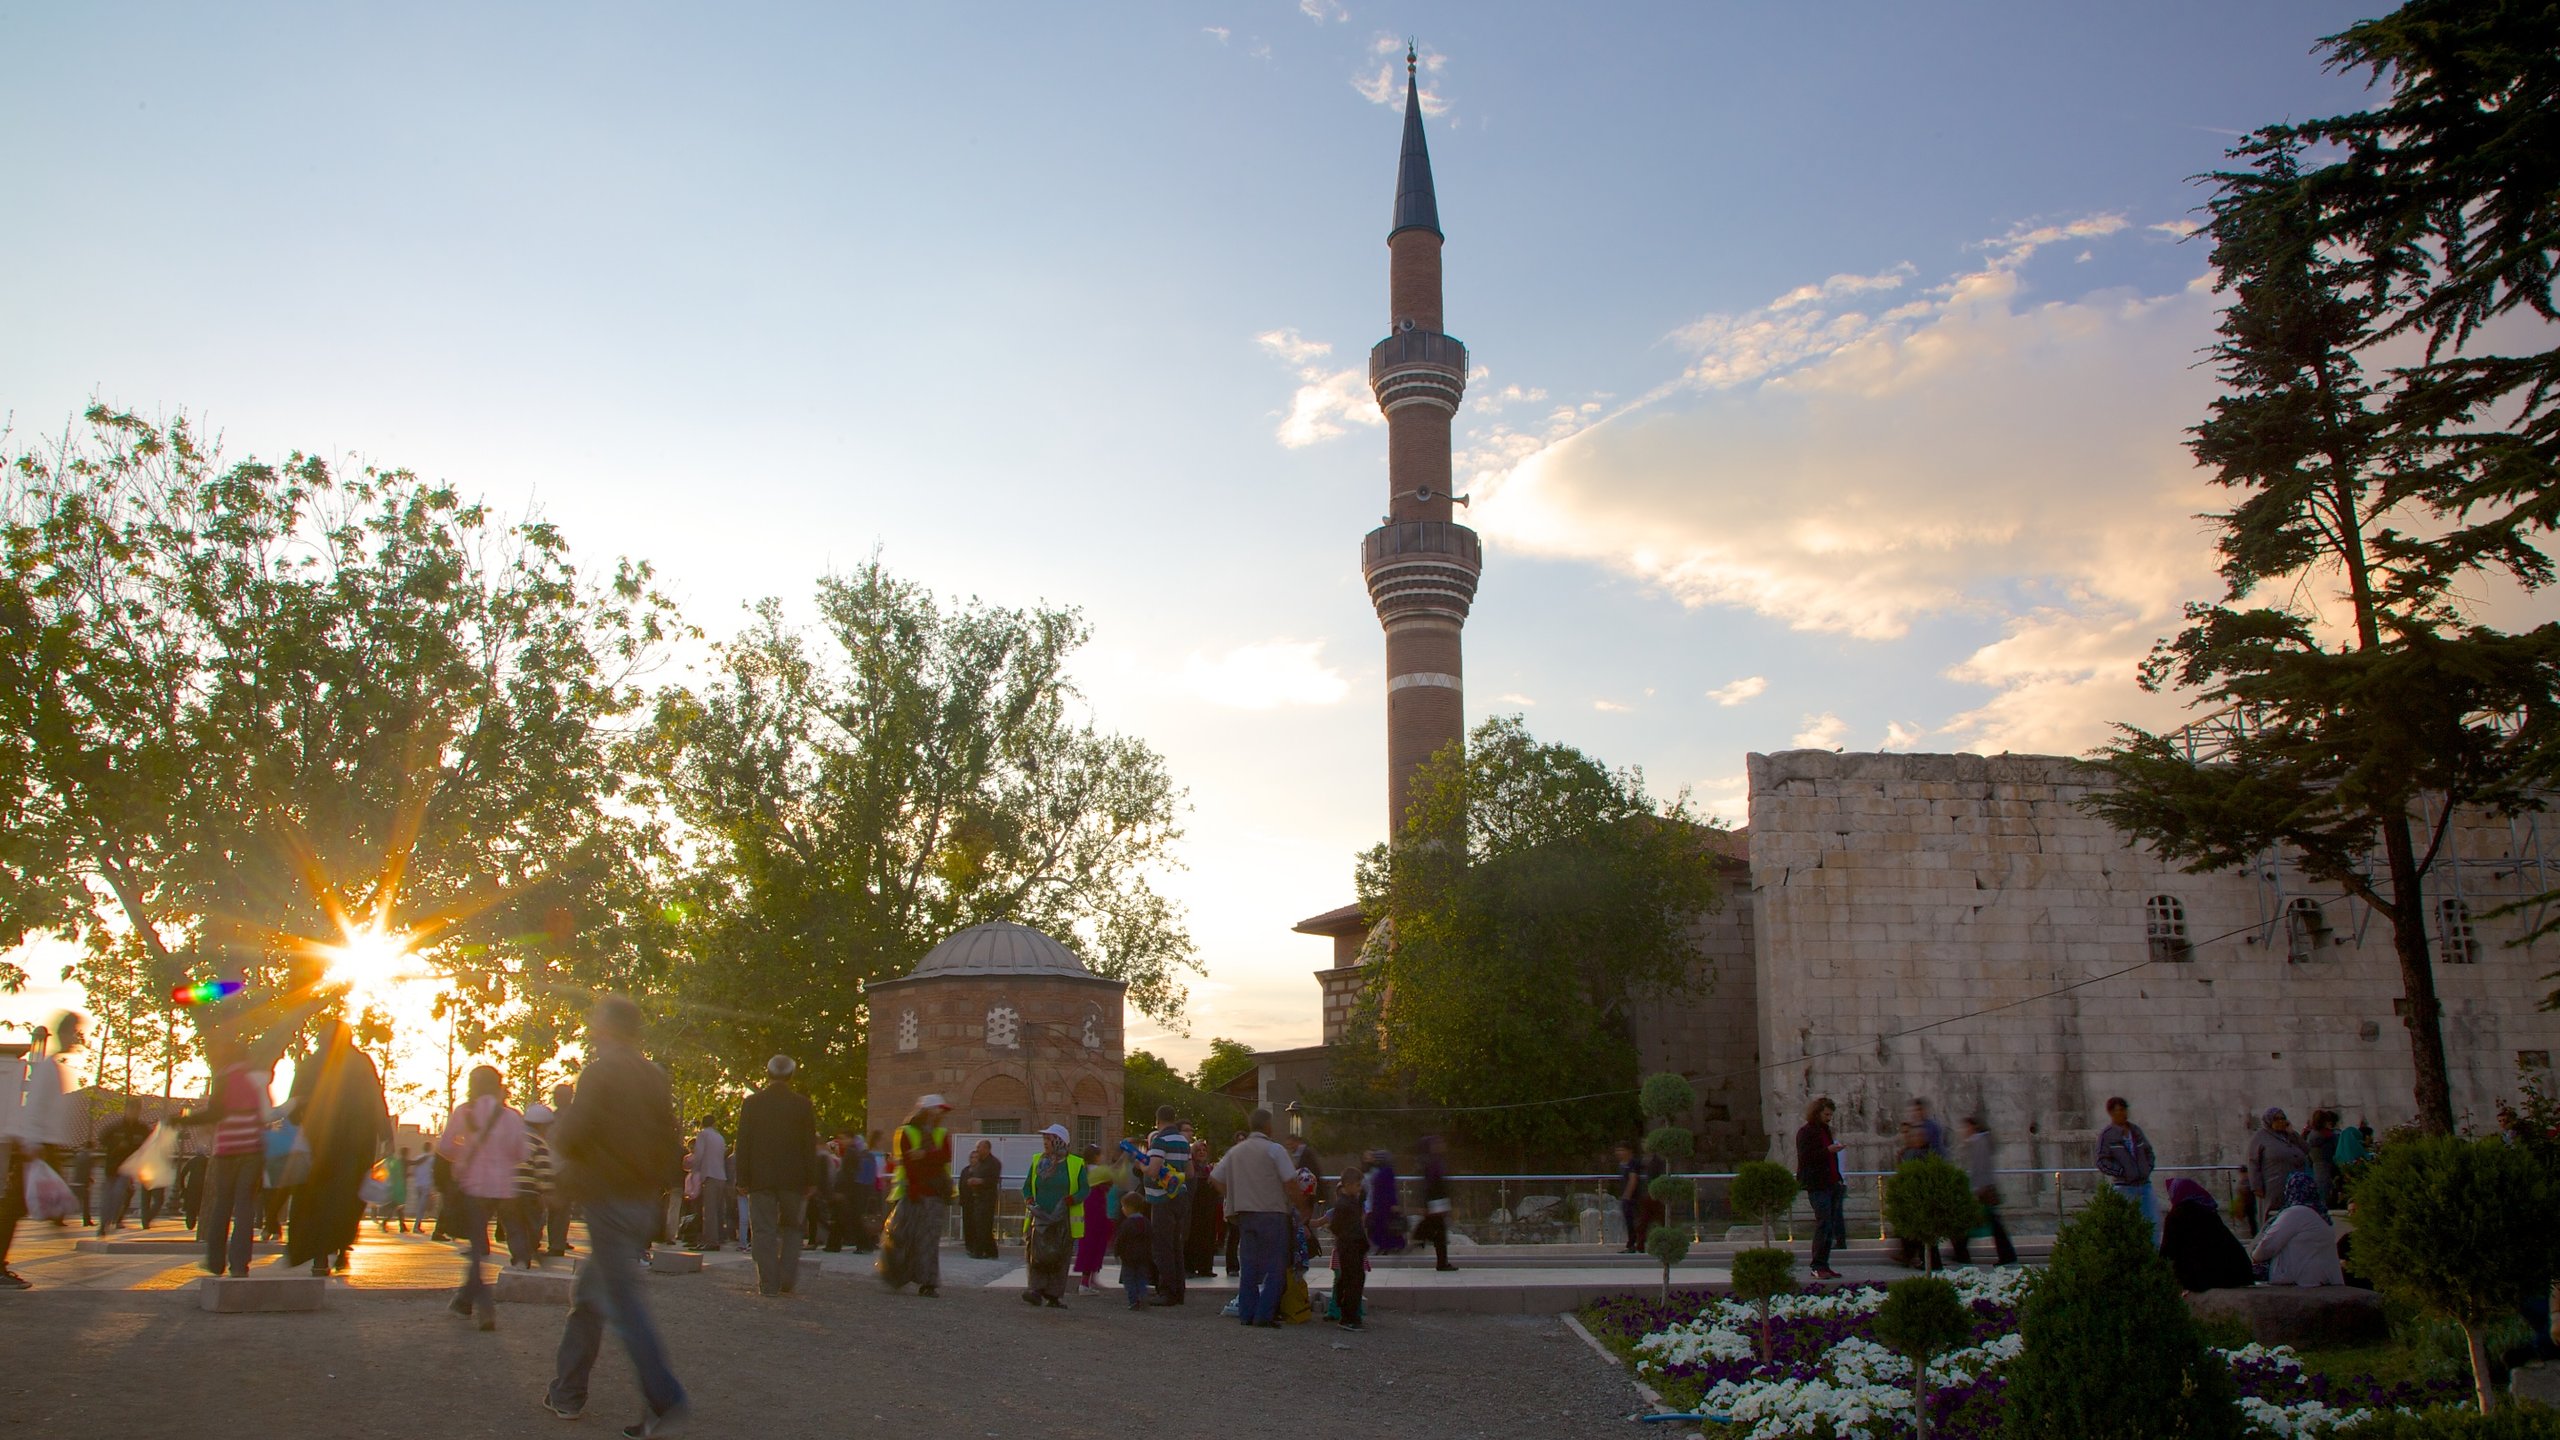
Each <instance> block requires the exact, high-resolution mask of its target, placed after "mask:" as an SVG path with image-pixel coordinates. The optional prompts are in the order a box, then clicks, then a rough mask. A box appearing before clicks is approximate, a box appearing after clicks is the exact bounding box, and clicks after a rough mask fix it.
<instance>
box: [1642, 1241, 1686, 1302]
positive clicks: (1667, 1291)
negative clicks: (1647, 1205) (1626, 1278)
mask: <svg viewBox="0 0 2560 1440" xmlns="http://www.w3.org/2000/svg"><path fill="white" fill-rule="evenodd" d="M1644 1253H1646V1254H1647V1255H1650V1256H1652V1257H1653V1258H1654V1259H1655V1260H1657V1261H1659V1262H1661V1264H1662V1303H1663V1304H1665V1305H1668V1304H1670V1303H1671V1267H1672V1266H1674V1265H1677V1264H1679V1263H1680V1262H1681V1261H1683V1260H1686V1259H1688V1258H1689V1232H1688V1231H1687V1230H1685V1229H1682V1228H1681V1227H1680V1226H1677V1225H1656V1226H1654V1227H1653V1229H1652V1231H1651V1232H1650V1233H1648V1234H1647V1235H1646V1236H1645V1237H1644Z"/></svg>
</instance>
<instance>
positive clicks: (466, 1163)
mask: <svg viewBox="0 0 2560 1440" xmlns="http://www.w3.org/2000/svg"><path fill="white" fill-rule="evenodd" d="M524 1152H525V1137H524V1117H523V1116H522V1115H519V1114H517V1113H516V1112H515V1109H514V1107H512V1106H510V1105H508V1104H507V1082H506V1081H505V1080H504V1079H502V1078H500V1077H499V1075H498V1071H497V1067H495V1066H491V1065H475V1066H473V1067H472V1070H471V1098H470V1099H469V1100H466V1101H464V1102H463V1103H462V1104H461V1105H459V1106H456V1107H455V1108H454V1112H453V1114H452V1115H451V1116H450V1117H448V1118H447V1119H446V1121H445V1124H444V1134H443V1135H442V1136H440V1137H438V1139H437V1140H436V1153H437V1154H439V1155H442V1156H443V1157H444V1158H445V1159H446V1161H447V1162H449V1163H450V1164H451V1165H452V1166H453V1188H454V1190H455V1192H456V1193H455V1195H454V1197H453V1198H454V1199H455V1200H457V1201H459V1202H460V1204H461V1207H462V1233H463V1238H464V1239H466V1240H468V1241H469V1242H470V1248H469V1249H468V1250H466V1251H465V1252H464V1253H463V1258H462V1288H461V1289H459V1290H456V1291H455V1292H454V1295H453V1313H455V1314H456V1315H469V1316H473V1317H475V1318H476V1319H477V1320H478V1322H479V1325H480V1328H481V1329H483V1330H495V1329H497V1328H498V1305H497V1294H496V1292H495V1291H494V1290H492V1289H491V1288H490V1286H489V1283H488V1281H487V1280H486V1279H485V1278H484V1277H483V1276H482V1275H481V1273H480V1262H481V1261H483V1260H486V1259H488V1258H489V1221H490V1220H491V1218H492V1217H494V1216H495V1215H496V1214H497V1212H498V1208H499V1207H500V1206H502V1205H508V1206H511V1205H513V1204H514V1203H515V1198H516V1171H517V1170H518V1168H519V1167H521V1166H522V1165H523V1164H524ZM296 1208H299V1207H298V1206H297V1207H296Z"/></svg>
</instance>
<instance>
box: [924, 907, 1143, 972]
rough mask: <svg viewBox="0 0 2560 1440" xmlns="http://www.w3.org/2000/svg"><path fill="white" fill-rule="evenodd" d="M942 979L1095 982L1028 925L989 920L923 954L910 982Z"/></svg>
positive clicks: (1068, 954) (1064, 951)
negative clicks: (1061, 978) (970, 977)
mask: <svg viewBox="0 0 2560 1440" xmlns="http://www.w3.org/2000/svg"><path fill="white" fill-rule="evenodd" d="M943 975H1060V976H1069V977H1073V978H1075V979H1079V980H1091V979H1095V978H1098V977H1096V976H1095V975H1094V973H1093V972H1092V971H1090V970H1087V969H1086V968H1085V966H1084V962H1083V961H1082V960H1079V959H1077V958H1076V953H1075V952H1074V951H1072V950H1070V949H1068V948H1067V947H1066V946H1064V945H1061V944H1059V943H1058V942H1057V941H1055V940H1052V939H1050V938H1049V937H1048V936H1046V935H1043V934H1041V933H1040V932H1039V931H1037V930H1034V929H1032V928H1031V927H1030V926H1028V925H1016V924H1014V923H1013V922H1012V921H1010V920H990V921H988V922H987V923H986V924H984V925H972V926H970V927H969V928H968V929H966V930H963V931H961V932H960V933H959V934H957V935H954V936H952V937H951V938H950V939H948V940H945V941H943V942H942V943H941V944H939V945H936V946H934V947H933V948H932V949H931V950H929V951H927V952H925V957H924V958H923V959H922V960H919V961H917V962H916V968H915V970H914V971H913V972H912V973H911V974H909V975H908V977H907V978H908V979H910V980H923V979H927V978H930V977H933V976H943Z"/></svg>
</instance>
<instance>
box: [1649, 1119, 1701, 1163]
mask: <svg viewBox="0 0 2560 1440" xmlns="http://www.w3.org/2000/svg"><path fill="white" fill-rule="evenodd" d="M1644 1148H1645V1149H1646V1151H1647V1152H1649V1153H1651V1154H1655V1155H1659V1156H1661V1157H1662V1158H1663V1159H1664V1160H1666V1161H1669V1162H1670V1163H1671V1164H1673V1165H1686V1164H1688V1163H1689V1159H1690V1157H1691V1156H1693V1155H1695V1154H1697V1153H1698V1137H1696V1136H1695V1135H1692V1134H1690V1133H1689V1132H1688V1131H1687V1130H1685V1129H1683V1128H1682V1127H1680V1126H1678V1125H1664V1126H1661V1127H1659V1128H1657V1129H1655V1130H1654V1131H1653V1132H1652V1133H1651V1134H1649V1135H1647V1136H1645V1137H1644Z"/></svg>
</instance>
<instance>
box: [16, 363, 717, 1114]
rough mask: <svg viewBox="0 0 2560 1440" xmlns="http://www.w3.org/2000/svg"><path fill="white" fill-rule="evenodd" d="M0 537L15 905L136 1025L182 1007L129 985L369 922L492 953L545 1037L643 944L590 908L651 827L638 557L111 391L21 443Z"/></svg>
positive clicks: (648, 602) (507, 986) (477, 954)
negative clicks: (271, 448) (602, 570)
mask: <svg viewBox="0 0 2560 1440" xmlns="http://www.w3.org/2000/svg"><path fill="white" fill-rule="evenodd" d="M0 546H5V551H6V556H5V558H6V563H5V565H0V573H5V574H6V575H7V576H8V577H9V579H8V580H7V581H6V582H5V584H6V586H7V588H6V589H5V590H4V591H0V607H5V608H6V609H7V610H8V612H9V618H10V624H9V625H8V626H7V627H5V628H6V629H7V631H8V633H9V639H8V640H7V641H5V642H0V667H6V670H7V676H6V678H8V679H9V680H10V682H11V683H10V684H8V685H7V686H5V687H0V688H5V689H6V690H7V691H8V692H9V694H10V698H9V700H8V701H7V702H5V703H6V705H7V706H8V710H7V712H6V719H7V722H8V729H7V737H6V739H5V740H0V809H5V810H6V811H7V812H8V816H7V818H8V819H9V820H10V822H11V823H9V824H7V825H6V826H5V827H0V829H5V830H6V831H7V834H8V839H7V841H6V843H5V844H0V918H5V919H6V920H7V921H8V922H9V923H10V926H11V927H12V933H16V932H17V931H18V930H21V929H23V930H28V931H35V932H39V933H45V934H51V935H56V936H60V937H63V938H66V939H71V940H74V941H78V942H81V943H82V944H83V945H84V946H85V947H86V955H85V957H84V959H83V960H82V961H81V962H79V964H78V965H76V966H75V973H76V975H77V976H78V978H80V979H81V980H82V981H83V982H84V983H85V984H87V985H88V986H90V987H91V988H92V990H93V992H94V993H98V994H101V995H104V996H106V997H107V999H108V1002H109V1003H108V1004H107V1005H106V1006H104V1007H101V1008H102V1009H103V1011H104V1012H105V1014H104V1018H105V1019H106V1020H107V1021H108V1023H109V1025H110V1027H111V1029H112V1027H123V1030H124V1032H125V1033H124V1034H123V1035H122V1037H121V1038H120V1040H119V1041H118V1043H119V1044H120V1045H121V1046H122V1047H123V1048H125V1049H128V1050H132V1051H134V1052H135V1053H136V1054H137V1055H139V1054H141V1053H142V1051H141V1046H142V1042H143V1035H144V1033H145V1032H146V1031H152V1030H156V1031H158V1032H159V1033H160V1036H161V1038H162V1040H164V1041H166V1040H167V1030H168V1028H169V1021H168V1017H167V1016H166V1015H165V1013H162V1014H154V1013H151V1012H152V1007H150V1006H148V1005H147V1004H137V1003H133V1002H135V1001H136V1000H137V999H138V998H139V997H149V996H153V995H165V994H166V993H167V991H168V989H169V988H170V987H171V986H172V985H174V984H177V983H179V982H181V981H184V980H193V979H203V978H211V977H212V976H214V975H216V974H217V973H226V972H227V973H234V974H242V975H245V977H246V978H249V979H250V980H252V981H253V982H254V983H256V984H257V985H259V986H260V987H262V988H273V987H280V986H284V985H286V984H288V983H289V981H288V978H287V970H288V961H290V960H292V959H293V958H294V957H295V956H296V954H297V952H307V948H308V947H307V944H306V942H307V941H313V940H316V941H323V942H334V941H337V940H340V939H342V938H344V935H345V933H346V932H347V930H349V929H350V928H355V927H364V926H379V927H381V928H383V929H385V930H388V931H393V932H409V933H413V934H415V935H416V936H417V937H418V938H419V939H420V940H421V942H422V943H423V944H424V946H425V954H426V956H427V958H428V959H429V960H430V961H432V962H433V963H434V964H435V965H437V966H439V967H441V968H444V969H446V970H449V971H461V970H469V971H471V972H473V973H475V974H477V975H479V976H481V977H483V978H484V979H486V980H488V981H489V982H490V983H491V984H493V985H494V986H496V987H497V988H498V989H500V990H501V991H502V992H503V994H504V997H505V998H504V1003H503V1005H502V1006H501V1007H500V1008H501V1013H500V1014H499V1015H498V1016H496V1017H495V1018H496V1019H497V1020H498V1021H499V1023H500V1025H501V1027H502V1030H503V1032H504V1038H506V1039H508V1040H509V1041H510V1042H511V1043H513V1044H514V1045H515V1046H516V1047H517V1048H518V1049H520V1050H522V1051H524V1052H526V1053H528V1054H530V1053H531V1052H532V1051H534V1050H537V1049H540V1048H541V1046H542V1044H544V1043H547V1042H546V1041H545V1040H544V1038H543V1037H544V1036H546V1035H550V1034H555V1033H556V1030H557V1027H556V1026H555V1025H554V1023H553V1022H554V1018H555V1017H556V1016H562V1015H574V1014H575V1013H576V1012H577V1011H578V1010H579V1009H580V1008H582V1006H583V1001H584V999H585V996H586V994H587V993H588V989H589V987H590V985H591V984H593V983H597V982H599V981H602V980H614V981H620V980H621V979H623V978H625V977H626V976H627V975H628V974H629V972H630V971H631V970H632V969H633V968H634V964H635V962H634V961H633V958H632V956H631V955H630V954H629V953H627V952H624V951H620V950H614V949H610V948H608V946H607V945H606V944H605V943H604V942H603V941H602V939H601V937H602V936H603V935H605V934H606V933H608V932H607V931H606V930H605V929H604V928H603V927H595V928H592V929H589V930H587V931H586V932H585V933H581V925H580V921H579V917H580V916H582V915H592V914H594V913H595V912H597V911H599V910H600V909H601V908H602V907H603V906H604V905H605V903H606V901H605V899H604V897H605V895H606V894H607V891H606V890H605V888H604V887H602V886H600V885H599V884H597V883H596V881H597V877H599V876H601V875H604V874H608V873H614V872H628V871H631V870H633V869H634V868H635V867H639V866H642V865H644V863H645V862H643V861H641V860H639V859H637V858H635V857H637V856H639V855H641V854H643V853H645V852H646V851H647V849H648V848H649V843H650V841H649V836H648V834H647V832H646V828H645V827H644V826H642V825H639V824H637V823H635V822H634V821H632V820H631V819H630V818H629V815H630V813H631V812H630V811H629V809H628V807H627V806H626V805H625V804H624V801H625V800H626V798H627V797H626V796H625V795H624V792H623V785H622V779H623V774H624V772H623V769H622V766H621V762H620V759H619V757H618V755H617V752H616V742H617V738H618V727H619V726H620V725H621V723H622V722H623V721H624V719H625V718H626V717H627V716H629V715H630V714H632V713H633V712H634V711H635V710H637V709H638V708H639V707H640V705H641V703H642V692H641V688H640V680H641V677H642V676H643V675H644V674H645V673H646V672H647V671H648V669H649V668H650V667H652V666H653V665H655V664H656V663H658V661H659V659H660V657H661V656H662V654H663V652H664V650H665V648H666V646H667V644H668V643H669V642H670V641H671V640H672V639H673V638H674V637H675V636H676V635H677V633H678V631H679V626H678V622H677V621H676V619H675V617H674V615H673V612H672V610H671V609H670V608H669V606H668V605H667V603H666V602H665V601H664V600H663V599H662V598H661V597H660V596H659V595H657V594H656V592H655V591H654V590H653V589H652V588H651V575H650V572H649V570H648V569H647V567H645V566H642V565H635V564H629V563H625V564H623V565H621V566H620V567H618V568H616V569H614V570H612V571H610V572H608V573H606V574H604V575H602V576H600V577H598V576H590V575H587V574H585V573H583V572H581V570H580V569H579V568H578V567H577V566H576V565H575V564H573V563H572V561H571V559H570V554H569V547H568V542H567V540H566V539H565V538H564V537H563V536H562V535H561V534H560V532H559V531H558V529H557V528H555V527H553V526H551V525H549V524H547V523H544V522H542V521H539V520H525V521H521V522H517V523H513V524H509V523H505V522H503V521H501V520H500V519H498V518H497V517H496V516H495V515H494V514H493V513H492V512H491V511H490V510H489V509H488V508H487V507H486V506H483V505H479V504H475V503H472V502H469V501H466V500H465V499H464V498H463V497H462V496H461V495H460V494H459V493H457V492H456V491H455V490H454V489H452V488H451V487H449V486H445V485H440V484H433V483H429V482H426V481H422V480H420V479H419V478H417V477H416V476H414V475H412V474H410V473H408V472H406V471H398V470H378V469H365V470H361V471H344V472H342V471H340V470H338V469H335V468H333V467H332V466H330V465H329V464H328V463H326V462H324V461H323V460H321V459H320V458H318V457H316V456H310V455H302V454H295V455H292V456H290V457H288V458H287V459H286V460H284V461H283V462H281V463H267V462H262V461H259V460H255V459H250V460H244V461H240V462H237V463H228V464H226V463H225V462H224V461H223V460H222V459H221V457H220V456H219V455H218V454H217V453H216V452H215V451H214V450H213V449H211V448H210V447H207V446H206V445H204V444H203V443H202V442H200V440H199V439H198V437H197V435H196V433H195V431H194V429H193V428H192V427H191V426H190V425H189V424H188V423H187V422H186V421H185V420H184V419H183V418H181V419H178V420H174V421H171V422H169V423H166V424H154V423H151V422H147V421H145V420H142V419H140V418H138V417H136V416H134V415H131V414H126V413H122V412H119V411H115V410H111V409H109V408H107V407H104V406H93V407H92V408H91V409H90V410H88V411H87V413H86V414H85V415H84V416H83V417H82V420H81V422H80V423H79V424H78V425H75V426H73V427H71V428H70V429H69V430H68V431H67V432H66V433H65V435H64V436H63V438H62V439H60V440H59V441H58V442H55V443H52V444H50V445H44V446H37V447H34V448H29V449H25V450H21V451H19V452H17V453H15V454H13V455H10V456H9V457H8V459H7V467H6V472H5V478H0ZM560 917H567V918H566V920H565V921H563V920H561V919H560ZM466 951H468V952H469V953H466ZM304 958H306V959H307V958H308V957H307V953H306V954H305V956H304ZM353 1018H356V1019H357V1020H359V1021H362V1020H363V1019H364V1017H363V1016H362V1015H361V1014H359V1015H357V1016H355V1017H353ZM177 1048H179V1047H178V1046H177V1044H176V1043H175V1042H174V1041H171V1042H168V1043H167V1044H166V1046H165V1048H164V1050H163V1051H162V1052H161V1053H160V1054H159V1056H158V1058H160V1059H162V1060H163V1062H164V1066H165V1065H174V1063H175V1051H176V1049H177ZM544 1058H548V1057H547V1056H546V1057H544Z"/></svg>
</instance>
